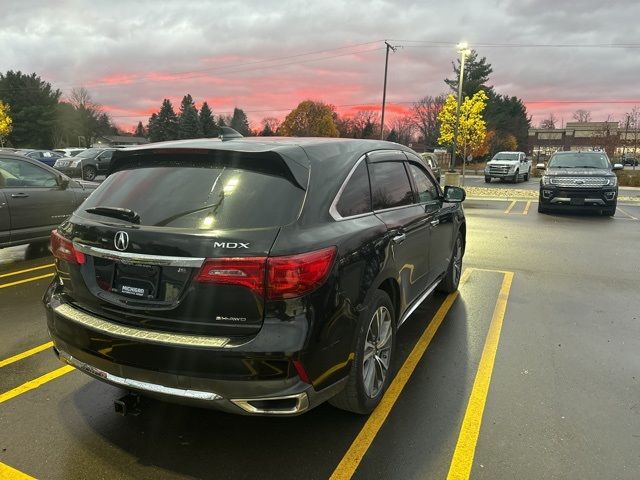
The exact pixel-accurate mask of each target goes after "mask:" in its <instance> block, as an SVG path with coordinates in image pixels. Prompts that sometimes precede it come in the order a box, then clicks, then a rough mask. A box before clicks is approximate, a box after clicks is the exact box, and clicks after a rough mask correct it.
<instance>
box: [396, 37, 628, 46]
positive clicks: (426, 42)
mask: <svg viewBox="0 0 640 480" xmlns="http://www.w3.org/2000/svg"><path fill="white" fill-rule="evenodd" d="M390 41H393V42H402V43H420V44H423V45H405V47H408V48H433V47H454V46H455V45H457V43H458V42H437V41H430V40H396V39H394V40H390ZM471 47H489V48H491V47H499V48H640V43H492V42H478V43H473V44H472V45H471Z"/></svg>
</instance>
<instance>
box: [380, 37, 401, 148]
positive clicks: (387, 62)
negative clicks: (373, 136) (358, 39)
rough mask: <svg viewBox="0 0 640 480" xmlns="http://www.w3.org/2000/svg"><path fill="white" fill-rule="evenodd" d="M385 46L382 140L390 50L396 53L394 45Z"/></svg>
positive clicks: (381, 137)
mask: <svg viewBox="0 0 640 480" xmlns="http://www.w3.org/2000/svg"><path fill="white" fill-rule="evenodd" d="M384 44H385V45H386V46H387V54H386V55H385V59H384V87H383V88H382V118H381V119H380V140H384V106H385V103H386V102H387V69H388V67H389V50H393V51H394V52H395V51H396V48H398V47H394V46H393V45H391V44H389V42H387V41H386V40H385V41H384Z"/></svg>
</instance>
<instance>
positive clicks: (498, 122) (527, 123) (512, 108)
mask: <svg viewBox="0 0 640 480" xmlns="http://www.w3.org/2000/svg"><path fill="white" fill-rule="evenodd" d="M487 94H488V96H489V100H488V101H487V108H486V110H485V115H484V116H485V120H486V121H487V128H488V129H489V130H491V131H494V132H495V136H494V137H493V138H492V141H491V146H490V152H489V153H490V154H491V155H493V154H494V153H495V152H499V151H501V150H508V148H507V147H508V146H512V145H513V141H512V138H515V140H516V142H517V150H520V151H523V152H528V151H529V128H531V118H530V117H529V116H528V115H527V107H525V105H524V103H523V102H522V100H521V99H519V98H518V97H509V96H508V95H500V94H498V93H496V92H494V91H493V89H490V90H489V91H488V92H487Z"/></svg>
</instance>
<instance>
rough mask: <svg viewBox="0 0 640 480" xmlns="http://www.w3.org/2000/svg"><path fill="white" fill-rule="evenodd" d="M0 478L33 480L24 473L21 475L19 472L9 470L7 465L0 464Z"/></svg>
mask: <svg viewBox="0 0 640 480" xmlns="http://www.w3.org/2000/svg"><path fill="white" fill-rule="evenodd" d="M0 478H2V479H3V480H35V478H34V477H31V476H29V475H27V474H26V473H22V472H21V471H20V470H16V469H15V468H11V467H10V466H9V465H6V464H4V463H2V462H0Z"/></svg>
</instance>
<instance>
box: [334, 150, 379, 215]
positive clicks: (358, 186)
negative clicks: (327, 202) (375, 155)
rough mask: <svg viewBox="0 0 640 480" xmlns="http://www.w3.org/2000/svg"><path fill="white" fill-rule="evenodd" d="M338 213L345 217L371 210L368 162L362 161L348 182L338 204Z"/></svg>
mask: <svg viewBox="0 0 640 480" xmlns="http://www.w3.org/2000/svg"><path fill="white" fill-rule="evenodd" d="M336 209H337V210H338V213H339V214H340V215H342V216H343V217H350V216H352V215H360V214H361V213H367V212H370V211H371V190H370V188H369V173H368V172H367V164H366V162H360V165H358V167H357V168H356V169H355V171H354V172H353V175H351V178H350V179H349V181H348V182H347V185H346V186H345V188H344V190H343V191H342V194H341V195H340V199H339V200H338V204H337V205H336Z"/></svg>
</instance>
